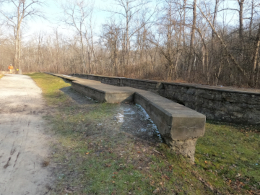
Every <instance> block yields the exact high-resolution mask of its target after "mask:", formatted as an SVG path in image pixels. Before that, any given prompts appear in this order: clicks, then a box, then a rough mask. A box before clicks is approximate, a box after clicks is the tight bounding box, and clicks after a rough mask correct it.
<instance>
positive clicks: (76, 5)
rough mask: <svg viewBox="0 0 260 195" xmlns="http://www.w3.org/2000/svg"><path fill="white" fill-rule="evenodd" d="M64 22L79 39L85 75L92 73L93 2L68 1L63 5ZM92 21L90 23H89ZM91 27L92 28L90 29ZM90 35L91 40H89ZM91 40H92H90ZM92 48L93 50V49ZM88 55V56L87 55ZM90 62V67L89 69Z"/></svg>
mask: <svg viewBox="0 0 260 195" xmlns="http://www.w3.org/2000/svg"><path fill="white" fill-rule="evenodd" d="M61 7H62V10H63V13H64V17H63V18H62V22H64V23H65V24H66V25H68V26H70V27H72V28H73V30H75V31H76V33H77V35H78V37H79V44H80V57H81V64H82V71H83V73H86V72H88V73H90V72H91V54H90V52H91V51H92V52H93V51H94V50H93V48H92V47H93V33H92V30H93V29H92V24H91V23H92V21H91V18H92V13H93V1H88V2H87V1H84V0H75V1H71V0H66V1H65V2H64V3H63V4H62V5H61ZM89 21H90V23H89ZM89 27H90V28H89ZM89 33H90V38H89ZM90 39H91V40H90ZM91 48H92V49H91ZM87 53H88V55H87ZM87 60H88V67H87Z"/></svg>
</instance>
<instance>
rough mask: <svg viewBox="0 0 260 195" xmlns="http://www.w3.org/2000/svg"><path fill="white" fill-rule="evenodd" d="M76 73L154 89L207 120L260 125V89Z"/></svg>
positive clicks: (117, 83) (84, 76)
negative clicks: (200, 114)
mask: <svg viewBox="0 0 260 195" xmlns="http://www.w3.org/2000/svg"><path fill="white" fill-rule="evenodd" d="M74 76H77V77H81V78H86V79H92V80H97V81H101V82H102V83H106V84H111V85H116V86H129V87H134V88H138V89H145V90H148V91H153V92H156V93H158V94H160V95H161V96H163V97H166V98H168V99H171V100H173V101H175V102H177V103H180V104H182V105H185V106H187V107H189V108H191V109H194V110H196V111H198V112H200V113H202V114H205V115H206V116H207V119H211V120H217V121H226V122H234V123H246V124H260V90H250V89H236V88H228V87H213V86H206V85H197V84H185V83H167V82H158V81H150V80H139V79H129V78H123V77H107V76H99V75H80V74H75V75H74Z"/></svg>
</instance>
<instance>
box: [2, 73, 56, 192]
mask: <svg viewBox="0 0 260 195" xmlns="http://www.w3.org/2000/svg"><path fill="white" fill-rule="evenodd" d="M44 112H45V111H44V103H43V99H42V95H41V89H40V88H39V87H37V86H36V84H35V83H34V82H33V80H32V79H31V78H30V77H28V76H24V75H6V76H4V77H3V78H2V79H0V195H25V194H31V195H38V194H39V195H44V194H47V193H48V186H49V184H48V183H49V182H50V180H51V178H50V170H49V167H48V166H47V165H48V159H47V157H48V152H49V148H48V140H49V139H50V137H49V136H48V135H46V134H45V130H44V120H43V119H42V114H43V113H44ZM46 166H47V167H46Z"/></svg>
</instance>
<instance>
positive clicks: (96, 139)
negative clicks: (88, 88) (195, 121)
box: [29, 73, 260, 195]
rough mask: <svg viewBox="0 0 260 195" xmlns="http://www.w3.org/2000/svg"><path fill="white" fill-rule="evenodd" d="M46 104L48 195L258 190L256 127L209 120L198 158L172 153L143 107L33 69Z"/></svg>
mask: <svg viewBox="0 0 260 195" xmlns="http://www.w3.org/2000/svg"><path fill="white" fill-rule="evenodd" d="M29 76H31V77H32V78H33V79H34V80H35V82H36V83H37V85H38V86H39V87H40V88H41V89H42V91H43V96H44V98H45V100H46V104H47V105H48V110H51V112H49V113H48V114H46V115H45V120H46V121H47V123H48V125H47V126H48V128H49V132H51V134H52V144H51V154H50V156H49V159H50V160H49V167H50V168H51V169H52V171H51V172H52V173H53V179H54V182H53V183H52V185H51V186H49V188H50V191H49V193H50V194H89V195H92V194H93V195H94V194H99V195H100V194H104V195H107V194H111V195H112V194H113V195H115V194H120V195H121V194H137V195H141V194H171V195H172V194H207V195H208V194H260V175H259V172H260V153H259V151H260V144H259V143H260V127H259V126H246V125H235V124H228V123H217V122H211V121H207V124H206V133H205V135H204V137H202V138H199V139H198V142H197V146H196V154H195V164H193V165H192V164H189V163H188V162H187V161H186V160H185V159H184V158H183V157H181V156H179V155H177V154H173V153H172V152H171V151H170V149H169V148H168V146H167V145H165V144H164V143H162V140H161V138H160V135H159V134H158V131H157V128H156V126H155V125H154V124H153V122H152V121H151V119H150V118H149V116H148V115H147V114H146V113H145V111H144V110H143V109H142V107H140V106H138V105H133V104H130V103H129V104H113V105H112V104H106V103H102V104H100V103H97V102H95V101H94V100H91V99H88V98H87V97H84V96H82V95H80V94H78V93H77V92H75V91H73V90H72V89H71V88H70V84H69V83H65V82H64V81H63V80H62V79H60V78H57V77H54V76H50V75H46V74H38V73H35V74H30V75H29Z"/></svg>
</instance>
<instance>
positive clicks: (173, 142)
mask: <svg viewBox="0 0 260 195" xmlns="http://www.w3.org/2000/svg"><path fill="white" fill-rule="evenodd" d="M135 92H136V93H135V100H134V101H135V103H137V104H140V105H141V106H142V107H143V108H144V109H145V110H146V112H147V113H148V114H149V116H150V117H151V119H152V120H153V122H154V123H155V124H156V125H157V127H158V129H159V131H160V133H161V136H162V138H163V139H164V140H165V142H166V143H167V144H168V145H170V146H171V148H172V149H173V150H174V151H175V152H178V153H180V154H182V155H184V156H185V157H188V158H189V159H190V160H191V161H192V162H194V154H195V145H196V141H197V138H198V137H202V136H203V135H204V132H205V122H206V117H205V116H204V115H203V114H200V113H198V112H196V111H194V110H191V109H189V108H187V107H185V106H182V105H180V104H178V103H175V102H172V101H170V100H168V99H166V98H164V97H161V96H159V95H157V94H155V93H152V92H149V91H144V90H135Z"/></svg>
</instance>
